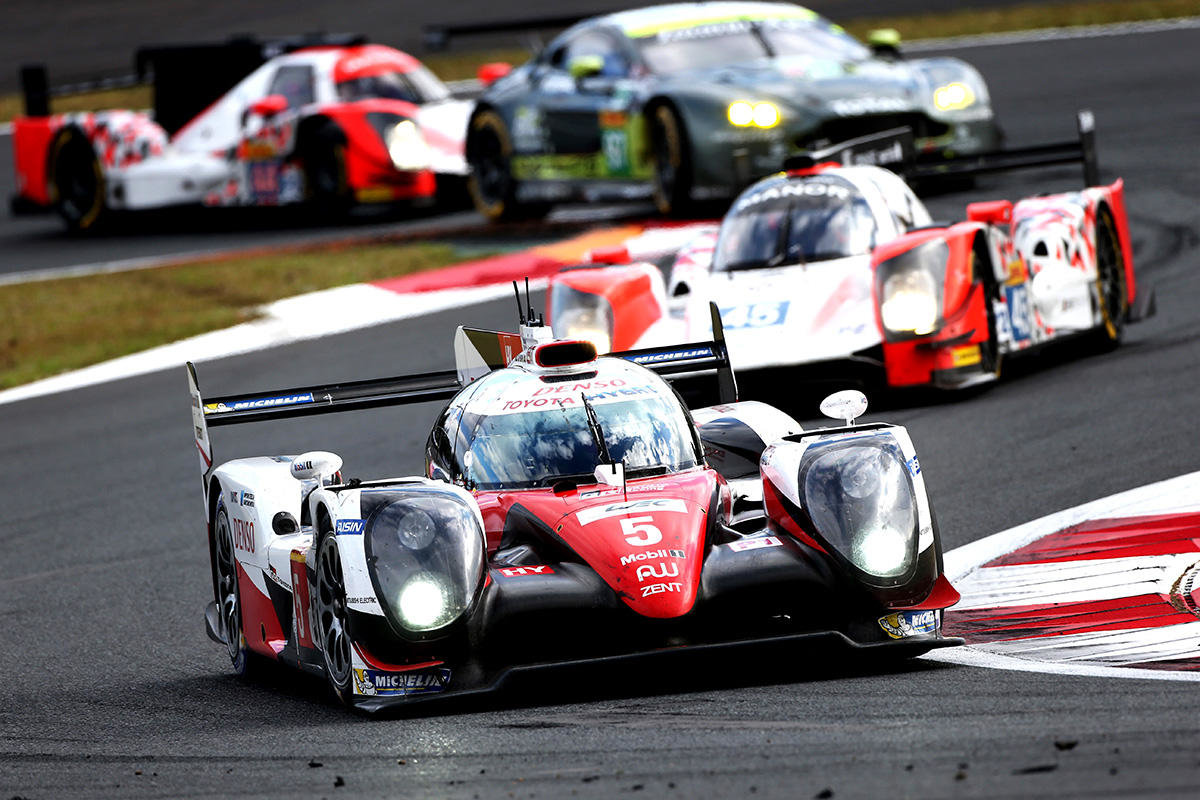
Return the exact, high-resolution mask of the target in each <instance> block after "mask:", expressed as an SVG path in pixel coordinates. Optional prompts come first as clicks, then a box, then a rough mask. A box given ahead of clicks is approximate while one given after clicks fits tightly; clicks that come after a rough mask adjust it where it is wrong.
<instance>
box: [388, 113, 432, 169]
mask: <svg viewBox="0 0 1200 800" xmlns="http://www.w3.org/2000/svg"><path fill="white" fill-rule="evenodd" d="M383 141H384V144H386V145H387V151H388V156H390V157H391V159H392V164H393V165H395V167H396V169H398V170H401V171H403V172H414V171H417V170H422V169H428V168H429V164H430V158H429V145H428V144H426V143H425V137H424V136H422V135H421V131H420V130H418V129H417V125H416V123H415V122H413V121H412V120H411V119H405V120H401V121H400V122H397V123H396V124H395V125H393V126H392V127H390V128H388V129H387V132H386V133H385V134H384V137H383Z"/></svg>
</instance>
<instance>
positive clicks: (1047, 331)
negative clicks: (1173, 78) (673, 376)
mask: <svg viewBox="0 0 1200 800" xmlns="http://www.w3.org/2000/svg"><path fill="white" fill-rule="evenodd" d="M1085 134H1090V126H1089V127H1088V128H1087V130H1086V131H1085ZM1069 146H1073V147H1075V149H1076V151H1077V153H1076V155H1075V157H1074V158H1075V160H1078V159H1079V158H1081V157H1084V156H1085V155H1086V154H1087V153H1088V152H1089V151H1090V140H1089V139H1087V138H1085V143H1084V146H1083V147H1080V146H1076V145H1053V146H1044V147H1042V148H1029V149H1028V150H1023V151H1022V150H1014V151H1007V152H1005V153H1002V154H997V155H998V156H999V158H989V157H986V156H985V157H975V158H972V159H970V160H969V163H968V164H967V165H966V166H965V167H963V168H961V169H957V170H953V171H951V174H967V173H970V172H981V171H992V170H994V169H1000V168H1014V167H1016V166H1032V165H1036V164H1039V163H1061V162H1062V161H1063V160H1064V158H1065V156H1064V155H1063V154H1062V153H1061V152H1059V153H1054V152H1051V153H1050V155H1049V156H1047V155H1046V152H1045V151H1046V150H1047V148H1051V149H1052V148H1059V149H1060V150H1061V149H1063V148H1067V147H1069ZM840 147H842V146H839V148H840ZM884 150H887V147H885V148H884ZM996 161H1000V163H999V164H997V163H995V162H996ZM1091 171H1093V172H1094V166H1093V167H1091ZM943 172H944V170H943V169H938V170H937V171H936V173H935V174H942V173H943ZM695 233H696V236H695V238H694V239H692V241H690V242H689V243H688V244H687V245H686V246H685V247H683V249H682V250H681V251H680V252H679V255H678V257H677V258H676V260H675V262H674V267H673V269H672V270H671V273H670V278H669V280H668V281H666V283H665V285H664V281H663V279H662V277H661V273H660V271H659V270H658V269H656V268H655V267H654V266H653V265H651V264H647V263H641V264H637V263H635V264H631V265H622V266H599V267H596V268H593V269H580V268H574V269H568V270H566V271H564V272H562V273H560V274H559V275H557V276H556V277H555V278H554V280H553V282H552V286H551V291H550V294H549V317H550V319H551V321H552V324H553V326H554V332H555V334H556V335H558V336H574V337H579V338H588V339H589V340H591V341H594V342H597V343H598V346H599V347H600V348H601V349H607V347H609V346H611V347H613V348H615V349H625V348H630V347H647V346H651V345H660V344H663V343H664V342H669V341H677V342H679V341H691V340H694V339H696V338H701V337H704V336H706V335H707V334H708V331H709V330H710V327H709V318H708V314H707V307H708V304H709V302H714V303H716V304H717V305H718V306H719V308H720V312H721V319H722V322H723V325H724V329H725V335H726V336H727V337H728V341H729V353H730V358H731V360H732V362H733V365H734V366H735V367H736V368H737V369H738V370H739V372H743V373H744V372H746V371H749V370H761V371H766V370H775V369H780V368H786V369H788V370H796V369H797V368H802V369H803V370H804V371H805V372H806V373H807V374H808V375H810V376H812V377H829V378H836V379H847V378H853V379H858V380H864V381H870V380H871V379H878V377H879V376H880V375H882V376H883V377H884V378H885V379H886V383H887V385H890V386H895V387H902V386H917V385H931V386H935V387H942V388H962V387H966V386H971V385H975V384H978V383H982V382H986V381H991V380H993V379H995V378H996V377H997V376H998V375H999V372H1000V365H1001V362H1002V361H1003V359H1004V358H1006V357H1008V356H1012V355H1017V354H1020V353H1024V352H1027V351H1031V350H1032V349H1033V348H1035V347H1037V346H1038V345H1041V344H1044V343H1047V342H1050V341H1054V340H1057V339H1062V338H1064V337H1066V336H1071V335H1077V334H1088V335H1092V336H1094V337H1096V338H1097V339H1098V340H1099V341H1101V342H1103V343H1106V344H1110V345H1115V344H1116V343H1117V342H1118V341H1119V340H1120V338H1121V334H1122V328H1123V326H1124V324H1125V323H1126V321H1128V320H1130V319H1132V318H1137V317H1139V316H1140V315H1143V314H1145V313H1152V303H1149V302H1148V303H1147V308H1146V309H1145V310H1139V311H1138V312H1137V313H1136V314H1135V313H1134V312H1133V309H1134V301H1135V299H1136V298H1137V297H1138V295H1137V294H1136V292H1135V284H1134V269H1133V253H1132V248H1131V244H1130V236H1129V224H1128V221H1127V217H1126V212H1125V199H1124V192H1123V184H1122V182H1121V181H1120V180H1117V181H1116V182H1114V183H1112V184H1111V185H1107V186H1092V187H1090V188H1087V189H1084V190H1083V191H1078V192H1068V193H1063V194H1053V195H1043V196H1038V197H1032V198H1028V199H1025V200H1021V201H1020V202H1017V203H1011V202H1008V201H996V202H983V203H972V204H970V205H969V206H967V219H966V220H965V221H963V222H959V223H954V224H947V223H937V224H935V223H933V222H932V220H931V219H930V215H929V213H928V211H927V210H926V209H925V207H924V206H923V205H922V204H921V201H920V200H919V199H918V198H917V197H916V195H914V194H913V192H912V191H911V190H910V189H909V187H908V186H907V185H906V184H905V182H904V181H903V180H902V179H901V178H900V177H898V176H897V175H896V174H894V173H892V172H890V171H888V170H886V169H883V168H881V167H877V166H861V165H854V166H843V165H842V164H840V163H836V162H824V163H816V164H811V165H809V166H805V167H803V168H797V169H791V170H788V171H786V172H782V173H780V174H778V175H775V176H772V177H769V178H766V179H764V180H762V181H759V182H758V183H756V184H754V185H753V186H751V187H750V188H748V189H746V190H745V191H744V192H743V193H742V194H741V195H740V196H739V197H738V198H737V200H735V201H734V203H733V206H732V208H731V209H730V211H729V213H728V214H727V215H726V216H725V218H724V220H723V221H722V222H721V225H720V228H719V229H716V228H713V227H709V228H699V229H697V230H696V232H695ZM655 237H657V238H658V239H659V240H662V239H663V238H664V237H663V234H662V233H656V234H654V236H651V237H649V238H650V239H651V240H653V239H654V238H655ZM639 250H641V251H643V252H646V251H649V252H650V254H653V252H654V246H653V241H651V242H650V243H649V244H648V245H647V243H646V242H638V241H634V242H631V243H630V246H629V247H627V248H625V252H620V253H616V254H615V258H616V259H618V260H620V259H621V257H622V256H625V255H627V253H628V252H629V251H633V252H637V251H639ZM598 255H599V257H601V258H613V257H614V254H612V253H608V254H598ZM1147 294H1148V293H1147ZM1147 300H1149V296H1148V297H1147Z"/></svg>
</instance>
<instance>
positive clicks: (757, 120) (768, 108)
mask: <svg viewBox="0 0 1200 800" xmlns="http://www.w3.org/2000/svg"><path fill="white" fill-rule="evenodd" d="M725 113H726V116H727V117H728V119H729V124H730V125H736V126H737V127H739V128H747V127H750V126H753V127H755V128H774V127H775V126H776V125H778V124H779V119H780V114H779V106H777V105H775V104H774V103H769V102H765V101H764V102H760V103H751V102H749V101H747V100H737V101H734V102H732V103H730V104H729V108H728V109H727V110H726V112H725Z"/></svg>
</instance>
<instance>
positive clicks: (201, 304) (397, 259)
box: [0, 243, 462, 389]
mask: <svg viewBox="0 0 1200 800" xmlns="http://www.w3.org/2000/svg"><path fill="white" fill-rule="evenodd" d="M460 260H462V259H461V257H460V255H459V253H458V251H457V250H456V249H455V248H454V247H453V246H451V245H448V244H437V243H418V244H402V245H396V244H373V245H366V246H344V247H340V248H326V249H320V250H311V251H305V252H299V253H284V254H272V255H264V256H253V257H248V258H236V259H226V260H217V261H205V262H197V263H193V264H186V265H179V266H170V267H158V268H155V269H144V270H136V271H132V272H119V273H113V274H107V275H93V276H89V277H84V278H64V279H61V280H52V281H39V282H36V283H23V284H16V285H12V286H0V319H3V320H5V325H4V330H3V333H0V389H3V388H8V387H11V386H17V385H19V384H22V383H28V382H29V381H33V380H37V379H39V378H45V377H48V376H51V375H55V374H57V373H59V372H63V371H66V370H72V369H79V368H80V367H85V366H88V365H90V364H96V363H99V362H101V361H106V360H108V359H110V358H117V357H118V356H123V355H128V354H130V353H136V352H139V351H141V350H146V349H148V348H151V347H155V346H158V345H161V344H167V343H169V342H174V341H177V340H179V339H185V338H187V337H189V336H195V335H197V334H200V333H205V332H207V331H213V330H219V329H221V328H226V327H229V326H231V325H236V324H238V323H240V322H246V321H249V320H252V319H255V318H256V317H258V316H259V315H260V312H259V310H258V309H259V307H260V306H261V305H262V304H264V303H269V302H271V301H273V300H280V299H282V298H285V297H292V296H294V295H298V294H303V293H305V292H314V291H317V290H319V289H329V288H332V287H334V286H343V285H345V284H350V283H357V282H360V281H371V280H379V279H383V278H391V277H395V276H397V275H405V274H408V273H411V272H419V271H422V270H428V269H433V268H435V267H441V266H445V265H448V264H453V263H456V262H458V261H460Z"/></svg>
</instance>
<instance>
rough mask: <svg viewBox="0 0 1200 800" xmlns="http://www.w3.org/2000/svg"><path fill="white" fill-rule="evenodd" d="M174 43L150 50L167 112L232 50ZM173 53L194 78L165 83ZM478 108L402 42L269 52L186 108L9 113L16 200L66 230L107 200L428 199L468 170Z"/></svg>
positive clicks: (97, 215) (100, 211)
mask: <svg viewBox="0 0 1200 800" xmlns="http://www.w3.org/2000/svg"><path fill="white" fill-rule="evenodd" d="M301 41H303V40H301ZM351 41H357V40H351ZM239 44H240V42H238V41H236V40H235V41H234V42H233V43H231V44H230V45H226V46H223V47H225V48H228V49H229V50H230V52H232V53H235V54H236V53H240V52H242V50H244V49H245V48H241V47H238V46H237V45H239ZM213 47H214V49H216V48H217V46H213ZM178 49H181V50H184V49H186V48H178ZM274 49H287V47H283V48H278V47H277V48H274ZM263 50H267V51H269V48H267V47H266V46H264V47H263ZM171 51H172V48H161V49H160V50H159V51H153V50H152V51H151V54H152V55H154V54H155V53H158V54H159V57H158V59H157V62H156V63H159V62H161V66H159V67H158V68H157V69H156V73H155V75H156V81H157V83H158V85H157V86H156V93H157V95H158V96H159V97H158V101H157V102H158V105H160V107H161V106H164V105H165V106H166V107H167V108H168V112H169V110H170V109H171V108H179V107H181V105H182V106H183V107H188V108H191V107H192V106H193V105H194V104H192V103H190V100H191V99H192V98H188V97H178V96H171V92H172V91H174V92H177V93H183V92H186V91H189V90H194V89H195V88H197V87H196V86H194V84H195V82H196V80H197V79H196V78H194V77H193V76H191V75H186V73H187V72H189V71H196V72H200V73H201V74H203V72H204V71H205V70H206V69H212V70H213V71H214V72H216V71H217V70H219V69H221V68H223V67H224V65H221V64H209V63H208V59H209V58H223V57H225V56H226V55H227V54H226V52H225V50H219V52H218V53H217V54H216V55H207V51H206V50H202V51H201V52H202V55H201V56H199V57H197V58H194V59H192V61H193V62H195V63H192V62H189V63H185V64H184V65H183V66H182V67H179V66H176V62H178V61H179V59H178V58H175V59H171V58H169V56H171V55H172V52H171ZM256 52H257V50H256ZM252 63H253V62H252ZM168 65H171V66H172V67H173V71H172V72H171V73H170V74H171V75H172V76H173V75H174V72H175V71H183V72H185V78H186V82H187V88H180V87H178V86H176V87H174V88H173V89H172V84H164V82H163V80H162V77H163V76H162V75H160V74H159V73H166V72H167V66H168ZM228 71H229V70H228V68H225V72H226V73H228ZM235 74H236V73H235ZM217 77H218V78H220V77H222V75H221V74H218V75H217ZM43 81H44V77H43ZM174 83H176V84H177V83H179V81H178V80H176V81H175V82H174ZM200 86H201V90H202V89H203V88H208V87H207V86H206V85H204V84H203V82H201V85H200ZM227 87H228V84H226V85H225V86H223V87H222V89H224V88H227ZM470 108H471V104H470V103H468V102H466V101H463V100H456V99H453V98H451V96H450V93H449V91H448V90H447V88H446V86H445V85H444V84H443V83H442V82H441V81H440V80H438V79H437V78H436V77H435V76H434V75H433V73H431V72H430V71H429V70H427V69H426V68H425V67H424V66H423V65H422V64H421V63H420V62H419V61H417V60H416V59H415V58H413V57H412V56H409V55H408V54H406V53H402V52H400V51H399V50H395V49H392V48H390V47H384V46H382V45H373V44H362V43H354V44H347V45H340V46H333V45H317V46H301V47H299V49H296V50H294V51H293V52H285V53H283V54H281V55H277V56H275V57H273V58H270V59H269V60H267V61H266V63H263V64H262V65H261V66H258V67H257V68H256V69H254V70H253V71H251V72H249V74H247V75H245V77H243V78H241V79H240V80H237V81H236V85H234V86H233V87H232V88H228V91H225V92H224V93H223V94H221V95H220V96H218V97H217V99H216V100H215V101H214V102H212V103H211V105H208V106H207V107H204V108H203V110H202V111H200V112H199V113H198V114H195V115H194V116H193V117H190V118H187V119H184V120H175V119H174V116H175V115H174V114H171V113H161V112H162V111H163V109H162V108H160V109H159V111H160V113H158V114H157V115H151V114H148V113H144V112H133V111H101V112H95V113H90V112H88V113H70V114H55V115H50V114H49V113H48V110H47V109H45V108H43V109H41V112H42V113H40V114H39V113H38V112H37V111H34V110H30V112H29V113H30V115H29V116H25V117H20V118H18V119H17V120H16V121H15V122H14V125H13V153H14V158H15V161H16V174H17V196H16V198H15V199H14V208H17V209H36V208H39V207H53V208H55V209H57V211H58V212H59V214H60V215H61V216H62V218H63V220H64V221H65V222H66V224H67V226H68V228H70V229H72V230H88V229H93V228H95V227H96V226H97V225H98V224H100V223H101V222H102V221H103V220H104V218H105V217H106V215H107V214H108V213H109V212H111V211H136V210H142V209H150V208H160V207H164V206H177V205H187V204H203V205H206V206H279V205H289V204H296V203H309V204H311V205H313V206H315V207H317V208H318V209H319V210H320V211H322V212H324V213H335V212H340V211H342V210H344V209H346V208H348V207H350V206H351V205H353V204H357V203H394V202H400V201H404V202H408V201H426V200H429V199H432V198H434V197H435V196H436V194H437V192H438V190H439V185H438V184H439V181H441V182H442V183H443V184H445V185H444V186H443V187H442V189H443V191H444V190H445V189H446V188H447V186H449V185H451V184H452V183H453V182H454V181H458V182H459V183H460V184H461V182H462V181H463V179H464V177H465V175H466V171H467V167H466V161H465V158H464V156H463V142H464V137H465V134H466V125H467V117H468V115H469V113H470Z"/></svg>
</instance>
